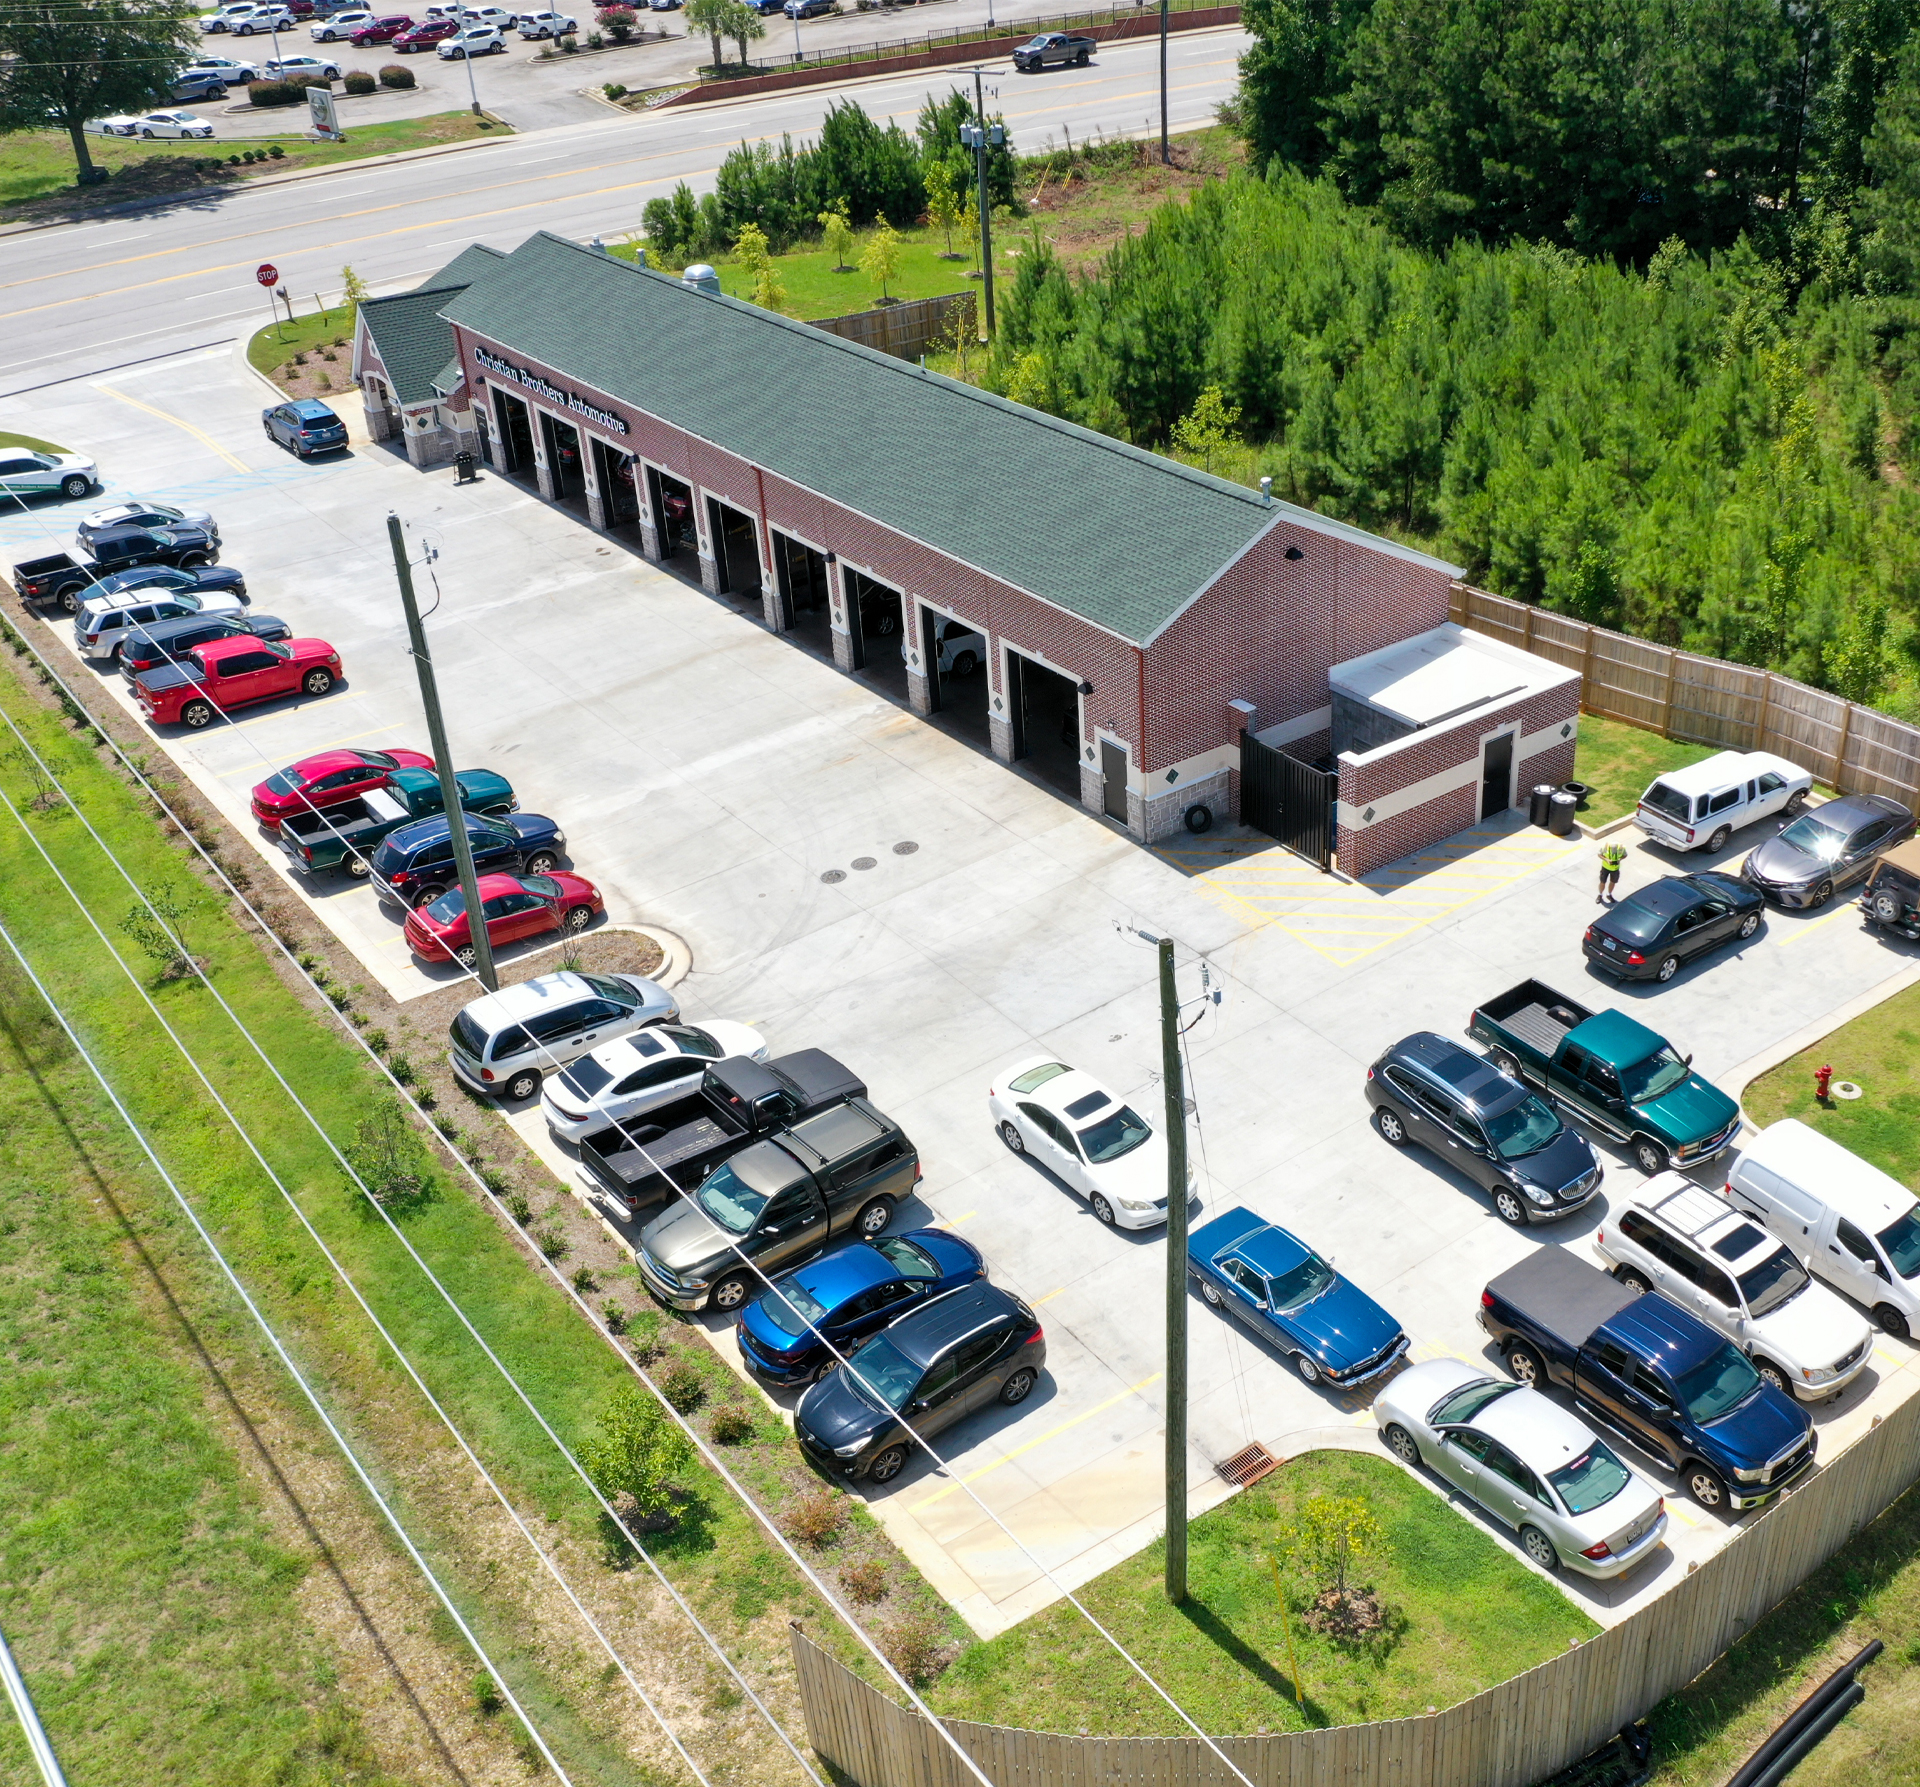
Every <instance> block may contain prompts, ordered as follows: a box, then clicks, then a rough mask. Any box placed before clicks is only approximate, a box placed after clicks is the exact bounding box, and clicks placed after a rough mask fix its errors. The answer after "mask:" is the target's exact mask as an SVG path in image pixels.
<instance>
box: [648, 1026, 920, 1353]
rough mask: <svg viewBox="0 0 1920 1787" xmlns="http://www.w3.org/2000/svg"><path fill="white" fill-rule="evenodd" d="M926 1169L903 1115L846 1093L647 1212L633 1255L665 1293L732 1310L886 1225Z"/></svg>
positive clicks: (690, 1305)
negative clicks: (845, 1240)
mask: <svg viewBox="0 0 1920 1787" xmlns="http://www.w3.org/2000/svg"><path fill="white" fill-rule="evenodd" d="M820 1059H821V1060H823V1061H824V1060H825V1059H826V1057H825V1056H821V1057H820ZM747 1065H751V1063H748V1064H747ZM919 1178H920V1156H919V1153H918V1152H917V1151H916V1150H915V1148H914V1145H913V1144H912V1143H911V1142H910V1141H908V1140H907V1138H906V1135H905V1134H904V1132H903V1131H902V1130H901V1128H900V1125H899V1124H897V1123H895V1122H894V1121H893V1119H892V1118H891V1117H886V1116H882V1115H881V1113H880V1112H878V1111H876V1110H875V1109H874V1108H873V1106H872V1105H870V1104H869V1103H868V1102H867V1101H866V1100H865V1099H864V1098H850V1099H848V1100H847V1101H846V1102H845V1103H843V1104H838V1105H835V1106H834V1107H833V1108H832V1109H830V1110H825V1111H821V1112H819V1113H818V1114H817V1115H815V1116H812V1117H808V1118H807V1119H805V1121H803V1122H800V1123H796V1124H794V1125H793V1127H792V1128H790V1129H786V1130H782V1131H781V1132H780V1133H779V1134H778V1135H774V1136H769V1137H768V1138H767V1139H766V1140H764V1141H759V1142H753V1143H751V1144H750V1145H749V1146H747V1147H745V1148H743V1149H741V1150H740V1152H738V1153H737V1154H735V1155H734V1156H733V1158H732V1159H731V1160H729V1161H727V1162H726V1163H725V1164H723V1165H722V1166H720V1167H718V1168H716V1169H715V1170H714V1171H713V1172H712V1173H710V1174H708V1176H707V1177H706V1179H705V1180H704V1181H703V1182H702V1184H701V1185H700V1187H699V1189H698V1190H696V1191H690V1192H686V1193H684V1194H683V1195H682V1196H681V1197H679V1198H678V1199H676V1200H675V1202H674V1204H673V1206H672V1208H670V1209H667V1210H664V1211H662V1212H661V1213H660V1215H658V1216H656V1217H655V1218H654V1219H653V1221H652V1222H650V1223H648V1224H647V1226H646V1228H645V1229H644V1230H643V1231H642V1232H641V1235H640V1245H639V1247H638V1248H637V1249H636V1250H635V1253H634V1257H635V1259H636V1261H637V1262H638V1264H639V1267H640V1272H641V1276H642V1277H644V1278H645V1279H646V1281H647V1288H648V1289H649V1290H651V1291H652V1292H653V1294H654V1295H655V1296H656V1297H658V1298H659V1299H660V1300H661V1301H662V1302H663V1303H666V1304H669V1305H670V1306H671V1307H673V1308H675V1309H689V1310H691V1309H708V1308H711V1309H716V1310H719V1311H721V1312H722V1313H723V1314H726V1315H732V1314H733V1313H734V1312H735V1311H736V1310H738V1309H739V1307H740V1306H741V1304H743V1303H745V1302H746V1301H747V1299H748V1298H749V1297H751V1296H754V1295H756V1294H757V1293H758V1292H759V1291H760V1289H761V1288H762V1286H763V1285H764V1284H765V1283H766V1282H767V1281H768V1278H769V1277H770V1275H772V1274H773V1273H776V1272H782V1271H786V1270H788V1269H790V1268H792V1267H794V1266H798V1265H802V1264H804V1263H805V1262H806V1261H808V1260H810V1259H813V1258H815V1257H816V1256H817V1255H819V1254H822V1253H824V1252H826V1250H827V1248H828V1246H829V1245H830V1244H831V1243H833V1242H834V1241H837V1240H838V1239H840V1238H841V1237H842V1236H849V1237H852V1238H854V1239H857V1240H862V1241H871V1240H872V1239H873V1238H874V1237H875V1236H876V1235H879V1234H882V1233H884V1232H885V1230H886V1227H887V1225H888V1223H890V1222H892V1220H893V1212H894V1206H895V1205H897V1204H899V1203H900V1202H901V1201H902V1200H903V1199H905V1198H906V1197H908V1196H909V1195H910V1194H911V1193H912V1191H913V1188H914V1186H915V1185H916V1184H917V1183H918V1182H919ZM743 1255H744V1256H745V1257H744V1258H743V1257H742V1256H743Z"/></svg>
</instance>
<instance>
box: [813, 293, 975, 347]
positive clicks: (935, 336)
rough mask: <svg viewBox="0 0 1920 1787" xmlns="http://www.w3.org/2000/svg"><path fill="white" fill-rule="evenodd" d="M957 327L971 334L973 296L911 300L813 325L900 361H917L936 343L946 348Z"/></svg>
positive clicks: (950, 342)
mask: <svg viewBox="0 0 1920 1787" xmlns="http://www.w3.org/2000/svg"><path fill="white" fill-rule="evenodd" d="M956 324H957V325H958V326H959V327H960V328H961V329H964V330H965V331H966V332H967V333H968V334H969V335H971V334H972V333H973V293H971V292H949V293H947V295H946V296H945V297H943V298H914V299H911V300H909V301H908V302H907V303H905V304H890V305H888V306H887V308H886V309H885V310H858V311H855V312H854V314H853V315H852V316H830V317H825V318H822V319H821V320H820V321H818V322H816V323H814V324H813V327H814V328H816V329H824V330H826V332H827V333H828V334H829V335H838V336H839V337H840V338H841V339H842V340H843V341H857V342H859V344H860V345H861V346H862V347H870V348H877V349H878V350H879V351H880V352H881V353H883V354H893V355H895V356H896V357H897V358H899V359H902V360H917V359H919V357H920V356H921V355H922V354H924V353H925V352H926V351H927V349H928V348H929V347H931V346H933V345H934V344H935V343H936V342H937V343H939V344H940V345H942V346H950V345H951V344H952V342H953V340H954V328H955V325H956Z"/></svg>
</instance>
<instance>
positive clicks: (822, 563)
mask: <svg viewBox="0 0 1920 1787" xmlns="http://www.w3.org/2000/svg"><path fill="white" fill-rule="evenodd" d="M773 575H774V582H775V586H776V587H777V588H778V589H779V591H780V624H781V626H782V627H783V628H784V629H785V630H786V631H787V632H789V633H792V634H794V635H795V636H796V637H797V638H799V639H801V640H803V641H804V642H805V643H806V644H807V645H809V646H811V647H812V648H813V650H815V651H817V652H818V653H819V654H820V655H821V656H822V657H823V658H827V659H831V658H832V656H833V618H832V609H831V607H830V606H829V595H830V591H829V585H828V582H827V555H826V554H825V553H824V552H816V551H815V550H814V549H813V548H812V547H811V546H809V545H807V544H806V542H805V541H803V540H796V539H794V538H793V537H792V536H791V535H788V534H782V533H777V532H776V533H775V534H774V536H773Z"/></svg>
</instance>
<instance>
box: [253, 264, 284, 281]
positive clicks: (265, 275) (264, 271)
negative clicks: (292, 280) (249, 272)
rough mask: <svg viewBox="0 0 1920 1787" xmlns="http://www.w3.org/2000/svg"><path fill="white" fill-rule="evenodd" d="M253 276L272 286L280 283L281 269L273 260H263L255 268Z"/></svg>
mask: <svg viewBox="0 0 1920 1787" xmlns="http://www.w3.org/2000/svg"><path fill="white" fill-rule="evenodd" d="M253 276H254V278H255V279H257V280H259V282H260V283H261V284H262V285H268V286H272V285H278V284H279V283H280V269H279V268H278V267H276V266H275V265H274V264H273V262H271V261H262V262H261V263H260V265H259V266H257V267H255V268H254V270H253Z"/></svg>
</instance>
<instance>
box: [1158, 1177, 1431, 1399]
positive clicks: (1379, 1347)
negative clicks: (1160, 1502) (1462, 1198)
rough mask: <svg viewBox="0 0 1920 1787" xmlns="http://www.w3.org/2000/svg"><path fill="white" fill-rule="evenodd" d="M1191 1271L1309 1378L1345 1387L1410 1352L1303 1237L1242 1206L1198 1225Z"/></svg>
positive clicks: (1220, 1305)
mask: <svg viewBox="0 0 1920 1787" xmlns="http://www.w3.org/2000/svg"><path fill="white" fill-rule="evenodd" d="M1187 1270H1188V1271H1189V1272H1190V1273H1192V1275H1193V1276H1194V1277H1195V1278H1197V1279H1198V1280H1199V1281H1200V1295H1201V1296H1203V1297H1204V1298H1206V1300H1207V1301H1208V1302H1209V1303H1211V1304H1212V1305H1213V1306H1214V1308H1215V1309H1226V1310H1228V1311H1230V1312H1231V1313H1232V1314H1233V1315H1234V1316H1235V1317H1236V1318H1237V1319H1238V1320H1240V1321H1242V1322H1245V1323H1246V1325H1247V1326H1248V1327H1249V1328H1251V1329H1252V1330H1253V1331H1254V1333H1256V1334H1258V1335H1259V1336H1260V1338H1261V1339H1262V1340H1266V1341H1270V1342H1272V1343H1273V1344H1274V1345H1275V1346H1278V1347H1279V1348H1281V1349H1282V1351H1284V1352H1286V1353H1287V1354H1289V1355H1290V1356H1291V1357H1292V1359H1293V1367H1294V1369H1295V1370H1296V1371H1297V1372H1299V1374H1300V1375H1301V1377H1303V1378H1304V1379H1306V1381H1307V1382H1308V1383H1310V1384H1323V1383H1325V1384H1333V1385H1335V1386H1337V1387H1338V1388H1340V1389H1342V1390H1348V1389H1351V1388H1352V1387H1353V1386H1354V1385H1356V1384H1364V1383H1365V1382H1367V1380H1368V1379H1369V1378H1375V1377H1378V1376H1379V1375H1380V1374H1381V1372H1383V1371H1386V1370H1387V1369H1389V1367H1391V1366H1392V1365H1393V1363H1394V1362H1395V1361H1396V1360H1397V1359H1398V1358H1399V1357H1400V1355H1401V1354H1402V1353H1404V1352H1405V1351H1406V1350H1407V1337H1406V1334H1405V1332H1404V1331H1403V1330H1402V1329H1401V1326H1400V1324H1399V1323H1398V1322H1396V1321H1395V1320H1394V1319H1393V1317H1392V1316H1390V1315H1388V1314H1387V1312H1386V1311H1385V1310H1384V1309H1382V1308H1381V1307H1380V1305H1379V1304H1378V1303H1376V1302H1374V1300H1373V1299H1372V1298H1371V1297H1369V1296H1368V1295H1367V1293H1366V1292H1365V1291H1363V1290H1361V1289H1360V1288H1359V1287H1358V1286H1357V1285H1353V1284H1349V1283H1348V1282H1347V1280H1346V1279H1344V1278H1342V1277H1341V1276H1340V1274H1339V1273H1338V1272H1336V1271H1335V1270H1334V1269H1333V1268H1332V1267H1331V1266H1330V1265H1328V1264H1327V1262H1326V1261H1325V1260H1323V1259H1322V1258H1321V1257H1320V1256H1319V1255H1318V1254H1317V1253H1315V1252H1314V1251H1313V1249H1312V1248H1310V1247H1308V1246H1307V1245H1306V1243H1305V1242H1303V1241H1300V1240H1298V1239H1296V1238H1295V1237H1294V1236H1292V1235H1290V1234H1288V1233H1287V1231H1286V1230H1285V1229H1283V1228H1281V1227H1279V1226H1278V1225H1277V1224H1275V1223H1271V1222H1263V1221H1262V1220H1261V1219H1260V1218H1259V1217H1257V1216H1256V1215H1254V1213H1253V1212H1252V1211H1251V1210H1248V1209H1245V1208H1244V1207H1240V1206H1236V1207H1235V1208H1234V1209H1231V1210H1229V1211H1227V1212H1226V1213H1225V1214H1224V1215H1222V1216H1216V1217H1215V1218H1214V1219H1213V1220H1212V1221H1211V1222H1208V1223H1203V1224H1202V1225H1201V1226H1200V1227H1199V1228H1197V1229H1195V1230H1194V1232H1193V1234H1192V1236H1191V1237H1190V1239H1189V1240H1188V1242H1187Z"/></svg>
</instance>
